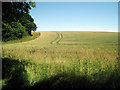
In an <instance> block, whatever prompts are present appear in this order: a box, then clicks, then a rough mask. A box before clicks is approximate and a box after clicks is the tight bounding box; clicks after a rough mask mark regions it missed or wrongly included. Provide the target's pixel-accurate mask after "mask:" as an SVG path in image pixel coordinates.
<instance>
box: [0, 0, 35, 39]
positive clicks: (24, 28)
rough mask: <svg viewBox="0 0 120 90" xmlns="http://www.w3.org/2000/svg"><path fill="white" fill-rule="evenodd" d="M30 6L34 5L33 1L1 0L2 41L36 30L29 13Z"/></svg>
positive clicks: (21, 36) (29, 33)
mask: <svg viewBox="0 0 120 90" xmlns="http://www.w3.org/2000/svg"><path fill="white" fill-rule="evenodd" d="M18 1H19V0H18ZM32 7H36V5H35V2H12V0H11V2H2V36H3V37H2V38H3V41H9V40H14V39H18V38H23V36H26V35H27V34H28V35H31V31H35V30H36V28H37V27H36V24H35V23H34V19H33V18H32V17H31V16H30V14H29V10H30V9H31V8H32Z"/></svg>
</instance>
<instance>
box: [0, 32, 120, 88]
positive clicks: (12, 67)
mask: <svg viewBox="0 0 120 90" xmlns="http://www.w3.org/2000/svg"><path fill="white" fill-rule="evenodd" d="M2 63H3V66H2V67H3V80H2V81H3V88H11V87H13V88H15V87H17V88H18V87H22V88H25V87H27V88H36V87H37V88H44V87H45V88H67V87H69V88H79V87H82V88H107V87H109V88H118V87H120V64H119V63H120V60H119V57H118V33H115V32H80V31H57V32H54V31H51V32H48V31H46V32H45V31H44V32H43V31H41V32H40V36H39V37H38V38H36V39H34V40H31V41H27V42H19V43H13V44H3V45H2Z"/></svg>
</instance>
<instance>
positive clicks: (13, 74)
mask: <svg viewBox="0 0 120 90" xmlns="http://www.w3.org/2000/svg"><path fill="white" fill-rule="evenodd" d="M27 77H28V75H27V72H26V70H25V65H24V64H23V63H22V62H19V61H17V60H11V59H8V58H3V59H2V80H4V83H3V84H5V85H3V89H7V88H22V87H24V86H25V85H26V84H27V83H28V80H27Z"/></svg>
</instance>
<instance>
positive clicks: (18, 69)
mask: <svg viewBox="0 0 120 90" xmlns="http://www.w3.org/2000/svg"><path fill="white" fill-rule="evenodd" d="M25 65H27V63H26V62H19V61H17V60H11V59H8V58H3V59H2V69H3V70H2V73H3V75H2V76H3V77H2V79H3V80H6V85H5V86H4V87H3V89H9V88H27V89H36V88H120V70H119V71H117V70H116V71H115V72H112V73H111V74H110V77H109V78H107V79H106V80H105V81H103V82H101V79H99V80H98V81H95V82H91V80H90V79H89V78H88V77H86V76H76V75H75V74H74V73H69V74H67V73H62V74H58V75H55V76H52V77H51V78H46V79H45V80H43V81H40V82H38V83H36V84H35V85H34V86H29V81H28V77H29V76H28V74H27V71H26V70H25ZM100 74H101V75H103V74H105V72H99V73H97V74H95V75H98V76H99V75H100ZM100 78H102V77H100ZM103 78H104V77H103Z"/></svg>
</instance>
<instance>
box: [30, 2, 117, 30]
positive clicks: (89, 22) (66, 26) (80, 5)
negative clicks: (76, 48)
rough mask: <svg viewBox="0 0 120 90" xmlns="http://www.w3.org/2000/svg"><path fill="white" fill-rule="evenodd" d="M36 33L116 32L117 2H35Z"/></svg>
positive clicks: (33, 15) (32, 10)
mask: <svg viewBox="0 0 120 90" xmlns="http://www.w3.org/2000/svg"><path fill="white" fill-rule="evenodd" d="M30 14H31V15H32V17H33V18H34V21H35V23H36V25H37V27H38V28H37V31H110V32H117V31H118V3H117V2H36V8H32V9H31V10H30Z"/></svg>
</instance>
